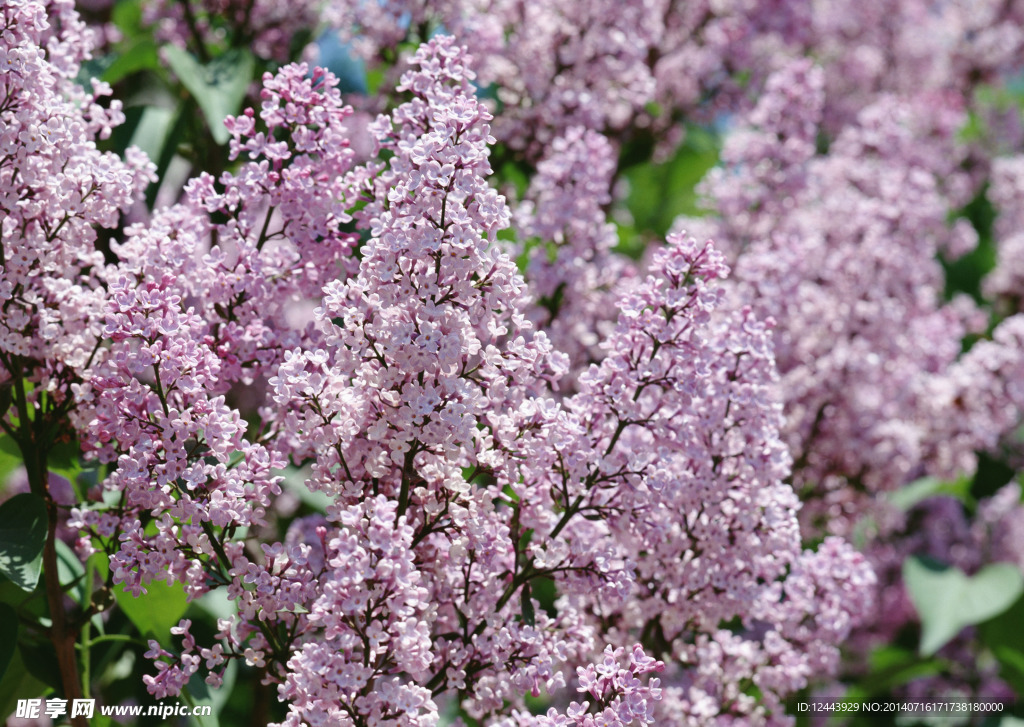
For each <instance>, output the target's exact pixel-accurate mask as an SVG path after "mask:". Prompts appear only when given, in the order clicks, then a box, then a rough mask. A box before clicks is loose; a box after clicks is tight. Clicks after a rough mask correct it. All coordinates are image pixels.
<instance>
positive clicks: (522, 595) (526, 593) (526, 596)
mask: <svg viewBox="0 0 1024 727" xmlns="http://www.w3.org/2000/svg"><path fill="white" fill-rule="evenodd" d="M519 603H520V606H522V612H523V623H524V624H526V625H527V626H536V625H537V613H536V612H535V611H534V609H533V599H532V598H531V597H530V584H529V583H526V584H524V585H523V590H522V591H520V592H519Z"/></svg>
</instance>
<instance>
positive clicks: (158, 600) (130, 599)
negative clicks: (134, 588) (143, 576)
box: [114, 581, 188, 644]
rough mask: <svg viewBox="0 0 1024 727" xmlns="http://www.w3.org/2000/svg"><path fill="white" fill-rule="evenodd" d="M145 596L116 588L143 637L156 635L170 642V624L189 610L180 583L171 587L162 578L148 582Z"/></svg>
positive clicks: (120, 603)
mask: <svg viewBox="0 0 1024 727" xmlns="http://www.w3.org/2000/svg"><path fill="white" fill-rule="evenodd" d="M146 591H147V593H146V595H145V596H140V597H139V598H135V596H133V595H132V594H131V593H130V592H128V591H125V590H122V589H121V588H120V587H118V588H115V589H114V597H115V598H116V599H117V605H118V606H120V607H121V610H122V611H124V612H125V615H126V616H128V618H129V619H131V622H132V623H133V624H135V627H136V628H138V630H139V633H140V634H142V635H143V636H147V637H153V638H155V639H156V640H157V641H159V642H160V643H162V644H167V643H169V642H170V637H171V634H170V632H171V627H172V626H177V625H178V621H180V620H181V617H182V616H184V615H185V611H186V609H188V599H187V598H186V596H185V591H184V590H182V588H181V584H180V583H175V584H174V585H172V586H169V585H167V584H166V583H163V582H162V581H154V582H153V583H147V584H146Z"/></svg>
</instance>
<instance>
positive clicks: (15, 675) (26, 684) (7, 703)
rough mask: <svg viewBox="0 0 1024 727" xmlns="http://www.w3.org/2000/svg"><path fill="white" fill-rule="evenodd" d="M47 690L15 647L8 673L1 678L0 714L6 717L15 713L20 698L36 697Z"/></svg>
mask: <svg viewBox="0 0 1024 727" xmlns="http://www.w3.org/2000/svg"><path fill="white" fill-rule="evenodd" d="M45 691H46V685H45V684H43V683H42V682H41V681H39V680H38V679H36V678H35V677H34V676H32V674H31V673H29V670H28V669H27V668H26V667H25V660H24V659H23V658H22V656H21V652H20V651H19V650H18V649H15V650H14V656H13V657H12V658H11V662H10V663H9V664H8V665H7V673H6V674H4V678H3V679H0V714H2V715H4V716H5V718H6V717H7V716H10V715H12V714H14V709H15V707H16V706H17V704H18V700H19V699H35V698H36V697H41V696H43V693H44V692H45Z"/></svg>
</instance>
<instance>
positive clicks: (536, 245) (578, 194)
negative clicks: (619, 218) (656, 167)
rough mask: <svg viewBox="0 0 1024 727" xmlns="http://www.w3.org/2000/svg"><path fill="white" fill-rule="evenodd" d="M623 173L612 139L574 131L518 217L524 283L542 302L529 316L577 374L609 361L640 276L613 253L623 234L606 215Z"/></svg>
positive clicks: (556, 146) (542, 170)
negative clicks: (609, 339) (623, 293)
mask: <svg viewBox="0 0 1024 727" xmlns="http://www.w3.org/2000/svg"><path fill="white" fill-rule="evenodd" d="M615 166H616V155H615V150H614V148H613V146H612V144H611V143H610V142H609V141H608V140H607V138H605V137H604V136H602V135H601V134H598V133H597V132H595V131H591V130H587V129H583V128H582V127H574V128H572V129H570V130H569V131H568V133H567V134H566V136H564V137H560V138H558V139H556V140H554V141H553V142H552V144H551V145H550V147H549V150H548V151H547V153H546V154H545V156H544V158H543V159H542V160H541V161H540V162H539V163H538V165H537V173H536V174H535V175H534V177H533V179H532V180H531V181H530V186H529V188H528V189H527V191H526V194H525V198H524V200H523V201H522V202H521V203H520V205H519V206H518V208H517V209H516V215H515V218H516V230H517V233H518V235H517V238H518V239H520V240H523V241H525V242H524V243H523V244H524V245H525V246H526V247H527V251H526V254H527V255H528V261H527V263H526V269H525V271H524V275H525V277H526V280H527V282H528V283H529V285H530V289H531V291H532V292H533V295H534V296H535V297H536V298H537V302H536V305H535V306H533V307H532V308H531V309H530V310H529V312H528V316H529V318H530V320H531V321H532V322H533V323H534V325H536V326H537V327H538V328H540V329H541V330H543V331H544V332H545V333H546V334H547V335H548V337H549V338H551V341H552V343H553V344H554V345H555V347H556V348H558V350H560V351H562V352H563V353H565V354H566V355H568V356H569V360H570V370H571V371H572V372H574V373H578V372H581V371H582V370H584V369H585V368H586V367H587V366H589V365H590V364H591V363H594V362H597V361H599V360H600V359H601V358H603V353H602V352H601V350H600V348H599V343H600V342H601V341H602V340H603V339H604V338H605V337H606V335H607V334H608V333H609V332H610V330H611V328H612V326H613V325H614V318H615V298H616V295H617V293H616V291H617V290H618V289H619V287H620V286H623V285H625V284H627V281H628V280H629V279H630V278H632V277H634V276H635V274H636V273H635V270H634V268H633V265H632V264H631V263H630V262H629V261H628V259H627V258H625V257H624V256H622V255H618V254H616V253H615V252H613V250H612V248H614V247H615V245H617V244H618V234H617V233H616V230H615V226H614V225H613V224H612V223H611V222H609V221H608V218H607V215H606V212H605V210H607V209H608V207H609V206H610V205H611V202H612V196H611V190H610V186H611V184H612V177H613V174H614V172H615ZM567 378H568V379H569V380H570V381H572V380H575V379H576V376H575V375H570V376H568V377H567Z"/></svg>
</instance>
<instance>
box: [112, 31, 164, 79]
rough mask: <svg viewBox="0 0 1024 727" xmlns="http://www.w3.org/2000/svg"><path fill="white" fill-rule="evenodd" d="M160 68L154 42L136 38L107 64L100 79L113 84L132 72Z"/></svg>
mask: <svg viewBox="0 0 1024 727" xmlns="http://www.w3.org/2000/svg"><path fill="white" fill-rule="evenodd" d="M156 68H160V56H159V54H158V53H157V47H156V43H154V42H153V41H152V40H151V39H150V38H145V37H143V38H136V39H135V40H134V41H132V43H131V44H130V45H129V46H128V47H126V48H124V49H123V50H122V51H121V52H120V53H119V54H118V55H117V57H116V58H115V59H114V61H113V63H111V64H110V65H109V66H107V69H106V70H105V71H103V75H102V76H100V80H102V81H106V82H107V83H110V84H114V83H117V82H118V81H120V80H121V79H123V78H126V77H127V76H130V75H131V74H133V73H138V72H139V71H145V70H149V69H156Z"/></svg>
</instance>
